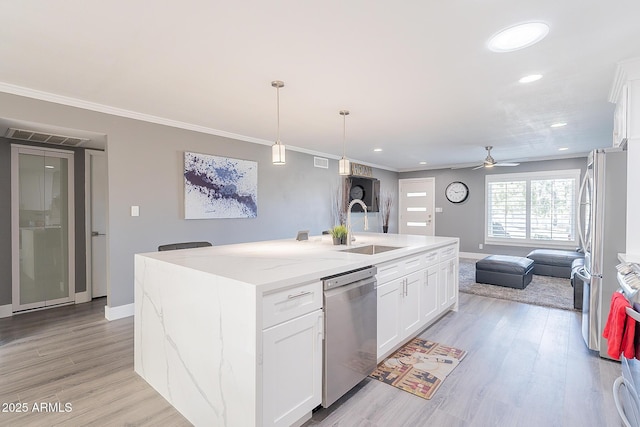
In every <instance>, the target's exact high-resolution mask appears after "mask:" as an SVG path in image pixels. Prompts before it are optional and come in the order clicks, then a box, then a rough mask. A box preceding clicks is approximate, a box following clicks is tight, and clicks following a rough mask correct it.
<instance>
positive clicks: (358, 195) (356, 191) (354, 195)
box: [349, 185, 364, 200]
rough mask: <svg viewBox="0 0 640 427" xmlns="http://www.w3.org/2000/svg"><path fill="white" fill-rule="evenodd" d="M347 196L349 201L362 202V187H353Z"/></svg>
mask: <svg viewBox="0 0 640 427" xmlns="http://www.w3.org/2000/svg"><path fill="white" fill-rule="evenodd" d="M349 195H350V196H351V200H354V199H360V200H362V198H363V197H364V187H362V186H361V185H354V186H353V187H351V190H350V191H349Z"/></svg>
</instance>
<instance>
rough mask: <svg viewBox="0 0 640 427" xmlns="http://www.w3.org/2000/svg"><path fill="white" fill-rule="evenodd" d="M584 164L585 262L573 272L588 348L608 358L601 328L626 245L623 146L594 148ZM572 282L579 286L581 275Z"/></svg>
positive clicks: (582, 235)
mask: <svg viewBox="0 0 640 427" xmlns="http://www.w3.org/2000/svg"><path fill="white" fill-rule="evenodd" d="M587 165H588V166H587V172H586V174H585V177H584V179H583V181H582V185H581V189H580V197H579V203H580V207H581V211H582V212H581V214H580V215H579V216H580V227H579V228H580V236H579V237H580V243H581V246H582V249H583V250H584V252H585V263H584V267H583V268H582V269H580V270H579V271H578V273H577V275H578V277H579V278H580V279H581V281H582V282H583V286H584V288H583V301H582V336H583V337H584V341H585V343H586V344H587V346H588V347H589V348H590V349H591V350H596V351H598V352H599V353H600V356H601V357H606V358H609V356H608V355H607V340H606V339H604V338H603V337H602V331H603V330H604V325H605V323H606V321H607V317H608V316H609V305H610V301H611V295H612V294H613V292H615V291H616V290H617V289H618V282H617V279H616V273H617V270H616V268H615V266H616V264H618V263H619V261H618V253H620V252H625V247H626V212H627V152H626V151H623V150H622V149H619V148H607V149H600V150H595V151H592V152H591V153H590V154H589V157H588V162H587ZM574 283H575V284H576V286H579V281H575V282H574Z"/></svg>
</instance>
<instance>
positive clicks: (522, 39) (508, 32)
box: [487, 22, 549, 52]
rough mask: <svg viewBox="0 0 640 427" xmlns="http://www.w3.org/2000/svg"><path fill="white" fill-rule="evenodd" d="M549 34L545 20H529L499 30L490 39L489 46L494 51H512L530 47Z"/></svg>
mask: <svg viewBox="0 0 640 427" xmlns="http://www.w3.org/2000/svg"><path fill="white" fill-rule="evenodd" d="M547 34H549V26H548V25H547V24H545V23H544V22H527V23H525V24H518V25H514V26H513V27H509V28H505V29H504V30H501V31H499V32H498V33H496V34H495V35H493V37H491V38H490V39H489V42H488V43H487V47H488V48H489V50H491V51H493V52H511V51H514V50H518V49H523V48H525V47H529V46H531V45H533V44H535V43H538V42H539V41H540V40H542V39H543V38H545V37H546V36H547Z"/></svg>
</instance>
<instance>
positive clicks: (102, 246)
mask: <svg viewBox="0 0 640 427" xmlns="http://www.w3.org/2000/svg"><path fill="white" fill-rule="evenodd" d="M85 183H86V184H85V185H86V187H85V188H86V218H87V292H88V294H89V296H90V297H91V298H99V297H104V296H107V156H106V154H105V152H104V151H97V150H85Z"/></svg>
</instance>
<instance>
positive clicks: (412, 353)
mask: <svg viewBox="0 0 640 427" xmlns="http://www.w3.org/2000/svg"><path fill="white" fill-rule="evenodd" d="M466 355H467V352H466V351H464V350H460V349H458V348H455V347H449V346H447V345H442V344H439V343H437V342H433V341H427V340H423V339H421V338H414V339H413V340H411V341H409V342H408V343H407V344H405V345H404V346H403V347H401V348H400V349H399V350H397V351H396V352H395V353H393V354H392V355H391V356H389V357H388V358H386V359H385V360H384V361H382V362H381V363H380V364H379V365H378V368H377V369H376V370H375V371H373V373H371V375H369V376H370V377H371V378H375V379H376V380H379V381H382V382H383V383H386V384H390V385H392V386H394V387H396V388H399V389H400V390H404V391H407V392H409V393H412V394H415V395H416V396H419V397H422V398H423V399H431V398H432V397H433V395H434V394H435V392H436V391H437V390H438V388H439V387H440V386H441V385H442V383H443V382H444V380H445V378H447V375H449V374H450V373H451V371H453V370H454V369H455V367H456V366H458V364H459V363H460V361H462V359H464V357H465V356H466Z"/></svg>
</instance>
